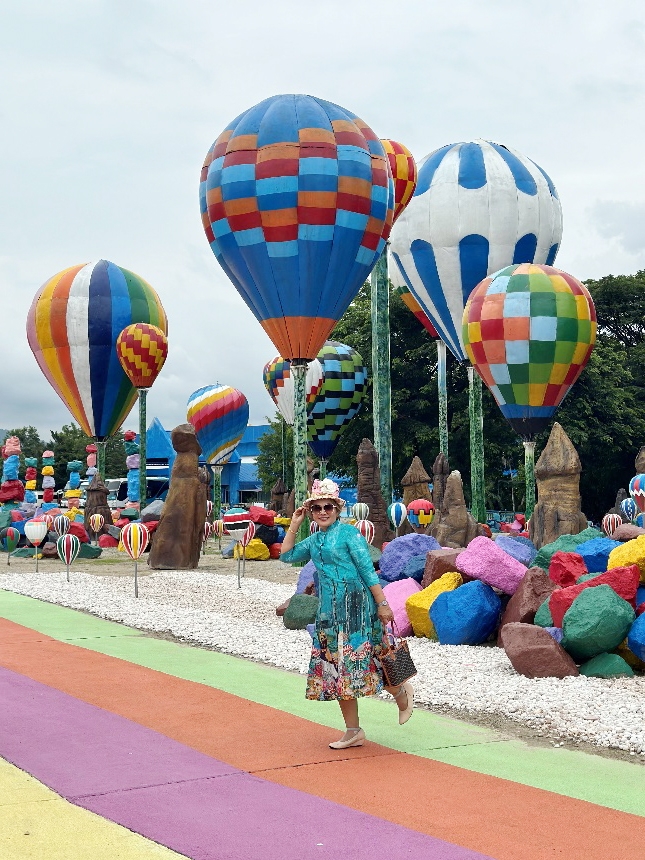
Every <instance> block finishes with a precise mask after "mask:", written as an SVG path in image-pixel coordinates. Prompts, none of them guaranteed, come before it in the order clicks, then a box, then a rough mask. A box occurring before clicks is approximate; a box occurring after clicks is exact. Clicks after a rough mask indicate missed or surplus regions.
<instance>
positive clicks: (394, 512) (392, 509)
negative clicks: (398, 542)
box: [387, 502, 408, 537]
mask: <svg viewBox="0 0 645 860" xmlns="http://www.w3.org/2000/svg"><path fill="white" fill-rule="evenodd" d="M387 516H388V519H389V520H390V522H391V523H392V525H393V526H394V529H395V533H396V536H397V537H398V536H399V529H400V528H401V526H402V525H403V523H404V522H405V521H406V520H407V518H408V509H407V508H406V506H405V505H404V504H403V502H392V504H391V505H390V506H389V507H388V509H387Z"/></svg>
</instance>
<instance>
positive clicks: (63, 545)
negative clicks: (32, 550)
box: [56, 534, 81, 582]
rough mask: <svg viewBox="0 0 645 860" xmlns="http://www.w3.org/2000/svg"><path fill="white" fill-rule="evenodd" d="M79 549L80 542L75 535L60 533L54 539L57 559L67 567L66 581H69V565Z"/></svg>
mask: <svg viewBox="0 0 645 860" xmlns="http://www.w3.org/2000/svg"><path fill="white" fill-rule="evenodd" d="M80 551H81V542H80V540H79V539H78V538H77V537H76V535H72V534H66V535H61V536H60V537H59V538H58V540H57V541H56V552H57V553H58V557H59V559H60V560H61V561H62V562H63V564H64V565H65V567H66V568H67V581H68V582H69V566H70V564H71V563H72V562H73V561H74V559H75V558H76V556H77V555H78V554H79V552H80Z"/></svg>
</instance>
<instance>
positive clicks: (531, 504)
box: [522, 442, 535, 523]
mask: <svg viewBox="0 0 645 860" xmlns="http://www.w3.org/2000/svg"><path fill="white" fill-rule="evenodd" d="M522 444H523V445H524V477H525V479H526V522H527V523H528V521H529V520H530V518H531V517H532V516H533V510H534V508H535V442H522Z"/></svg>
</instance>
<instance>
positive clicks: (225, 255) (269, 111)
mask: <svg viewBox="0 0 645 860" xmlns="http://www.w3.org/2000/svg"><path fill="white" fill-rule="evenodd" d="M393 201H394V191H393V184H392V180H391V178H390V176H389V173H388V169H387V164H386V160H385V152H384V149H383V146H382V144H381V143H380V141H379V140H378V138H377V137H376V135H375V134H374V132H373V131H372V130H371V129H370V128H369V127H368V126H367V125H365V123H364V122H362V120H360V119H359V118H358V117H356V116H355V115H354V114H351V113H350V112H348V111H345V110H344V109H343V108H340V107H338V106H337V105H333V104H331V103H330V102H325V101H323V100H321V99H315V98H312V97H311V96H294V95H284V96H274V97H272V98H269V99H266V100H265V101H263V102H261V103H260V104H259V105H256V106H255V107H253V108H251V109H250V110H248V111H246V112H245V113H244V114H242V115H241V116H240V117H238V118H237V119H236V120H234V121H233V122H232V123H231V124H230V125H229V127H228V128H227V129H226V130H225V131H224V132H223V133H222V134H221V135H220V136H219V137H218V139H217V140H216V141H215V143H214V144H213V146H212V147H211V149H210V151H209V153H208V154H207V156H206V160H205V162H204V166H203V169H202V177H201V184H200V208H201V211H202V221H203V224H204V229H205V232H206V236H207V238H208V241H209V243H210V245H211V248H212V250H213V253H214V254H215V256H216V258H217V260H218V262H219V263H220V265H221V266H222V268H223V269H224V271H225V272H226V274H227V275H228V277H229V278H230V279H231V281H232V282H233V284H234V286H235V287H236V289H237V290H238V292H239V293H240V294H241V295H242V297H243V299H244V301H245V302H246V303H247V305H248V306H249V308H250V309H251V310H252V312H253V313H254V315H255V317H256V318H257V319H258V320H259V321H260V323H261V325H262V326H263V328H264V329H265V331H266V332H267V334H268V335H269V337H270V338H271V339H272V340H273V342H274V344H275V345H276V347H277V348H278V350H279V352H280V353H281V354H282V355H284V356H285V357H286V358H290V359H293V358H308V359H313V358H314V357H315V355H316V353H317V352H318V351H319V349H320V348H321V346H322V345H323V343H324V340H325V338H326V337H327V335H328V334H329V332H330V331H331V330H332V328H333V326H334V324H335V322H336V321H337V320H338V319H339V318H340V316H342V314H343V313H344V311H345V310H346V309H347V307H348V305H349V303H350V301H351V300H352V299H353V298H354V296H355V294H356V292H357V291H358V289H359V287H360V286H361V284H362V283H363V282H364V281H365V279H366V278H367V276H368V275H369V272H370V271H371V269H372V267H373V266H374V264H375V263H376V261H377V259H378V257H379V256H380V254H381V252H382V250H383V247H384V245H385V241H386V239H387V236H388V235H389V230H390V228H391V224H392V216H393Z"/></svg>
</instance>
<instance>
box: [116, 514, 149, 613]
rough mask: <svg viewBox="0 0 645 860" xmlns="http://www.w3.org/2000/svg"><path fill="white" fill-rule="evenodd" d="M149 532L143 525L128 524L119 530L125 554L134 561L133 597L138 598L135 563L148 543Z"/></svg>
mask: <svg viewBox="0 0 645 860" xmlns="http://www.w3.org/2000/svg"><path fill="white" fill-rule="evenodd" d="M149 540H150V532H149V531H148V529H147V528H146V526H145V525H144V524H143V523H128V524H127V525H125V526H123V528H122V529H121V542H122V544H123V547H124V549H125V551H126V552H127V554H128V555H129V556H130V558H131V559H132V560H133V561H134V596H135V597H138V596H139V582H138V579H137V562H138V560H139V559H140V558H141V556H142V555H143V553H144V551H145V549H146V547H147V546H148V542H149Z"/></svg>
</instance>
